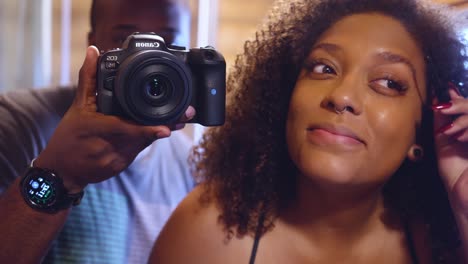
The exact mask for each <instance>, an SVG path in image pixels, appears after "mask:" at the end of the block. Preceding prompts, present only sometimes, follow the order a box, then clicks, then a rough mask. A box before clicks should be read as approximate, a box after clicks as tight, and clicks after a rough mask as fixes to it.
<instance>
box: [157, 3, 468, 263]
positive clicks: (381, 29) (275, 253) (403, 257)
mask: <svg viewBox="0 0 468 264" xmlns="http://www.w3.org/2000/svg"><path fill="white" fill-rule="evenodd" d="M445 17H446V16H444V12H442V10H440V9H435V8H431V7H429V6H423V5H422V4H420V2H419V1H413V0H340V1H337V0H330V1H326V0H324V1H306V0H303V1H300V0H298V1H284V3H278V4H277V6H275V7H274V8H273V11H272V14H271V15H270V17H269V18H270V19H269V21H268V22H267V23H266V25H265V27H264V28H263V30H261V31H260V32H259V33H257V35H256V39H255V40H254V41H251V42H247V43H246V45H245V53H244V55H243V56H240V57H239V59H238V61H237V64H236V68H235V71H234V73H233V74H232V75H231V76H230V79H229V83H228V87H229V89H230V90H229V92H230V97H229V98H228V102H229V105H228V119H227V120H228V121H227V123H226V124H225V126H223V127H220V128H216V129H213V130H210V131H209V132H208V133H207V134H206V135H205V136H204V140H203V142H202V144H201V145H200V146H199V148H198V150H197V151H196V155H194V160H195V162H196V165H197V166H196V169H197V173H198V177H199V180H201V181H202V184H200V185H199V186H198V187H197V188H196V189H195V190H194V191H193V192H192V193H191V194H190V195H189V196H188V197H187V198H186V199H185V200H184V201H183V202H182V203H181V204H180V206H179V207H178V209H177V210H176V211H175V212H174V214H173V215H172V217H171V218H170V220H169V222H168V223H167V225H166V227H165V228H164V230H163V232H162V233H161V235H160V237H159V238H158V240H157V242H156V244H155V247H154V249H153V253H152V257H151V261H152V262H154V263H248V262H250V263H462V261H463V260H464V261H466V260H467V258H466V255H463V254H461V252H468V250H467V248H468V247H467V244H463V243H462V244H460V239H461V240H462V241H466V239H467V237H468V195H467V194H466V193H468V187H465V186H464V185H466V184H465V183H467V182H468V147H467V142H468V122H467V120H468V101H467V99H465V98H463V97H462V96H460V95H458V94H457V92H459V91H463V90H462V89H461V87H462V86H460V87H458V88H457V87H455V86H454V85H453V84H452V83H456V84H459V85H462V84H463V83H464V71H465V70H464V67H463V63H464V61H465V57H464V56H463V54H464V52H462V51H464V50H463V46H462V44H461V43H460V42H459V41H458V39H457V38H456V36H455V35H454V33H453V32H452V27H451V26H452V25H451V24H449V23H448V21H447V20H445V19H446V18H445ZM433 127H434V128H435V130H436V131H435V132H434V128H433ZM434 142H435V144H434ZM437 163H438V166H437ZM438 170H439V172H440V173H439V172H438ZM449 201H450V202H449ZM455 221H456V222H457V223H458V229H457V228H456V227H457V225H456V224H455Z"/></svg>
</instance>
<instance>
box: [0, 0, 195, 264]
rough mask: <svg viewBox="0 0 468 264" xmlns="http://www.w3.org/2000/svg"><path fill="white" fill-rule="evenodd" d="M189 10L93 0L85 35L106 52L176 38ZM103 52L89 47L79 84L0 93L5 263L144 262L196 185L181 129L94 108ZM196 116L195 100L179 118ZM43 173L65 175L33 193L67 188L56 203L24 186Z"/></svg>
mask: <svg viewBox="0 0 468 264" xmlns="http://www.w3.org/2000/svg"><path fill="white" fill-rule="evenodd" d="M184 16H185V18H186V16H187V10H186V9H184V7H183V6H181V5H179V4H177V3H172V2H170V1H169V0H166V1H164V0H139V1H131V0H95V1H94V2H93V8H92V15H91V21H92V22H91V25H92V28H91V32H90V33H89V36H88V40H89V43H90V44H92V45H96V46H97V47H98V48H99V49H100V50H108V49H111V48H116V47H120V46H121V42H122V41H123V40H124V39H125V38H126V36H127V35H128V34H130V33H132V32H134V31H140V32H156V33H157V34H160V35H162V36H163V37H164V38H165V39H166V42H167V43H171V42H172V41H176V40H177V39H180V37H183V35H182V33H188V29H186V28H184V27H183V21H184V20H183V19H184ZM97 56H98V51H97V49H96V48H94V47H90V48H88V50H87V54H86V59H85V62H84V63H83V66H82V68H81V70H80V78H79V79H80V80H79V84H78V89H74V88H73V89H72V88H61V89H44V90H38V91H17V92H13V93H8V94H5V95H4V96H2V97H0V116H1V121H0V135H1V142H0V172H1V174H0V192H2V195H1V196H0V216H1V217H0V234H2V236H1V239H0V262H1V263H36V262H39V261H41V259H42V260H43V261H44V262H45V263H63V262H67V263H144V262H146V260H147V257H148V255H149V251H150V249H151V246H152V244H153V241H154V240H155V239H156V236H157V234H158V233H159V231H160V229H161V228H162V226H163V225H164V223H165V221H166V220H167V218H168V217H169V215H170V213H171V211H172V210H173V209H174V208H175V206H176V205H177V203H178V202H179V201H180V200H181V199H182V198H183V197H184V196H185V194H186V193H187V192H189V191H190V190H191V188H192V187H193V181H192V179H191V178H190V174H189V172H188V169H187V165H186V158H187V155H188V151H189V148H190V147H191V142H190V141H189V140H188V139H187V138H185V136H184V135H183V134H181V133H179V132H176V133H173V134H172V135H171V136H170V134H171V128H169V127H166V126H155V127H151V126H146V127H145V126H139V125H136V124H134V123H132V122H131V121H128V120H124V119H121V118H118V117H116V116H110V115H102V114H100V113H97V112H96V104H95V82H96V79H95V78H96V63H97ZM75 91H76V96H75ZM73 97H75V99H73ZM72 101H73V102H72ZM67 109H68V110H67ZM194 114H195V113H194V109H193V108H191V107H189V109H188V110H187V111H186V113H185V117H184V118H183V119H182V120H181V122H185V121H187V120H188V119H190V118H191V117H193V115H194ZM62 116H63V118H62ZM59 122H60V123H59ZM176 127H177V128H179V127H180V125H179V126H176ZM172 128H174V127H172ZM169 136H170V137H169ZM165 137H169V138H167V139H163V138H165ZM155 140H156V141H157V142H156V143H154V144H151V143H152V142H153V141H155ZM148 146H149V147H148ZM142 150H144V151H143V152H141V151H142ZM140 152H141V153H140ZM137 155H138V157H137ZM34 158H37V159H35V160H34V164H33V165H32V168H28V169H26V168H27V167H28V166H27V165H28V164H29V163H30V162H31V160H33V159H34ZM130 164H131V165H130ZM129 165H130V166H129ZM47 170H52V171H53V173H55V174H56V175H57V176H58V177H56V178H54V177H52V176H51V175H50V174H49V171H47ZM122 170H124V171H123V172H121V171H122ZM25 171H26V172H25ZM120 172H121V173H120ZM23 175H26V176H27V177H26V176H23ZM37 175H40V177H38V176H37ZM43 175H44V177H52V178H53V179H54V180H56V179H57V178H60V179H61V180H62V183H59V182H58V183H57V186H58V187H57V186H55V185H54V184H55V183H54V184H49V185H40V186H42V187H40V188H42V189H40V192H39V191H38V192H36V193H35V195H36V196H34V198H38V199H39V198H44V197H46V196H47V195H48V188H49V187H50V188H51V189H52V188H57V189H58V190H60V187H63V189H64V190H66V192H67V193H66V194H65V195H56V196H57V197H60V201H59V202H57V203H55V204H54V205H52V206H50V205H47V206H45V205H42V204H41V203H42V202H44V204H46V202H45V200H40V199H39V200H37V199H36V200H32V199H33V198H31V197H32V196H28V195H29V194H28V191H31V190H29V189H26V188H37V186H39V184H40V183H41V181H42V180H43V178H44V177H42V176H43ZM23 177H25V179H26V180H23V181H21V178H23ZM34 177H35V178H34ZM47 179H48V178H46V180H47ZM35 185H37V186H35ZM20 186H21V188H22V189H23V190H26V191H23V192H21V191H20ZM31 186H33V187H31ZM43 186H46V187H43ZM83 190H84V196H82V198H81V193H82V191H83ZM51 197H52V198H53V199H55V197H54V196H49V197H48V199H49V198H50V199H52V198H51ZM65 198H66V199H65ZM80 198H81V203H80V204H79V205H78V206H73V204H74V203H78V202H79V200H80ZM57 200H59V199H58V198H57ZM34 201H35V202H36V203H34ZM38 204H39V205H38Z"/></svg>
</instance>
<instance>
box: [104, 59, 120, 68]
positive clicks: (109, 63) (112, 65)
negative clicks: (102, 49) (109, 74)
mask: <svg viewBox="0 0 468 264" xmlns="http://www.w3.org/2000/svg"><path fill="white" fill-rule="evenodd" d="M118 66H119V63H118V62H116V61H106V69H108V70H115V69H117V67H118Z"/></svg>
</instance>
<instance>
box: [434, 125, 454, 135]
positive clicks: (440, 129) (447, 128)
mask: <svg viewBox="0 0 468 264" xmlns="http://www.w3.org/2000/svg"><path fill="white" fill-rule="evenodd" d="M452 127H453V123H450V124H448V125H446V126H443V127H441V128H439V129H438V130H437V131H436V134H442V133H444V132H445V131H447V130H449V129H450V128H452Z"/></svg>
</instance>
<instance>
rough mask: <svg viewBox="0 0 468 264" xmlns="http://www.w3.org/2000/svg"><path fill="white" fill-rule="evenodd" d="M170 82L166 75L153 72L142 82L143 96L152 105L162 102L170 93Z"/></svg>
mask: <svg viewBox="0 0 468 264" xmlns="http://www.w3.org/2000/svg"><path fill="white" fill-rule="evenodd" d="M172 87H173V86H172V84H171V82H170V81H169V80H168V79H167V77H165V76H163V75H161V74H153V75H150V76H148V77H147V78H146V80H145V81H144V82H143V89H141V90H142V92H143V98H145V100H146V101H147V102H148V103H150V104H152V105H161V104H164V103H165V102H166V100H167V98H169V97H171V95H172V90H173V89H172Z"/></svg>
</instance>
